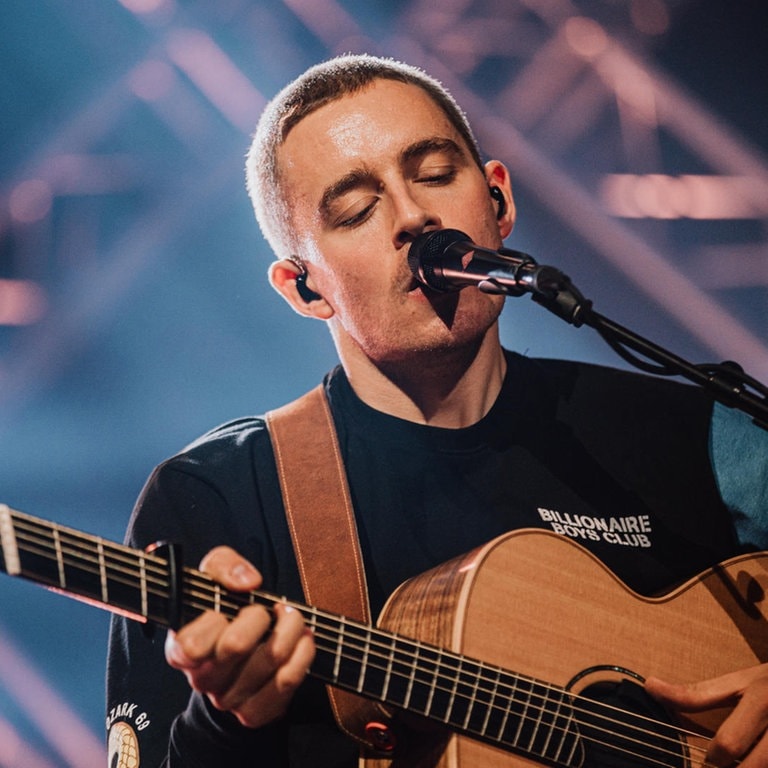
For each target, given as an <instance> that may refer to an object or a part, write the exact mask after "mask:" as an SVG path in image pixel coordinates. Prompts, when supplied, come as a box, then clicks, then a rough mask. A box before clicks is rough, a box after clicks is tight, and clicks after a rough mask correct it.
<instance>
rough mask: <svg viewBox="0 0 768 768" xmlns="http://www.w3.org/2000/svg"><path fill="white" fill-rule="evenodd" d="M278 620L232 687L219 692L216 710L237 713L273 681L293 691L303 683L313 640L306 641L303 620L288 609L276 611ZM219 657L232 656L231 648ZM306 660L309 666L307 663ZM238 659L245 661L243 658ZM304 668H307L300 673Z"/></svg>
mask: <svg viewBox="0 0 768 768" xmlns="http://www.w3.org/2000/svg"><path fill="white" fill-rule="evenodd" d="M275 617H276V621H275V624H274V626H273V628H272V632H271V633H270V634H269V636H268V637H267V638H266V639H265V640H264V641H263V642H261V643H257V644H256V645H255V646H253V648H252V653H250V655H249V656H248V658H247V660H245V663H243V664H242V666H241V668H240V669H239V672H238V675H237V677H236V678H235V679H234V681H233V683H232V685H231V686H230V687H229V688H228V689H227V690H220V691H218V692H217V695H216V696H215V701H214V703H215V704H216V706H218V707H220V708H222V709H228V710H235V709H238V708H239V707H241V705H242V704H243V702H245V701H247V700H248V699H249V698H251V697H252V696H254V694H255V693H257V692H258V691H259V690H260V689H262V688H263V687H264V686H266V685H268V684H270V683H271V682H272V681H276V684H277V685H278V687H283V686H284V687H285V688H286V689H292V687H293V684H294V682H295V685H298V683H299V682H301V680H302V679H303V677H304V674H305V673H306V669H307V667H308V664H309V663H311V660H312V658H313V655H314V643H313V642H312V641H311V636H310V637H309V644H307V639H306V638H305V635H306V632H307V630H306V627H305V624H304V620H303V617H302V616H301V614H300V613H299V612H298V611H295V610H293V609H292V608H289V607H288V606H285V605H280V606H277V607H276V610H275ZM222 639H224V638H222ZM217 653H219V654H223V653H229V648H228V649H227V650H226V651H225V650H223V649H222V650H220V651H217ZM297 653H298V655H297ZM307 656H308V658H309V662H307V661H306V658H307ZM238 658H239V659H243V656H239V657H238ZM301 664H304V666H303V667H300V668H299V669H297V668H296V667H297V666H300V665H301ZM272 684H273V685H274V684H275V683H274V682H272Z"/></svg>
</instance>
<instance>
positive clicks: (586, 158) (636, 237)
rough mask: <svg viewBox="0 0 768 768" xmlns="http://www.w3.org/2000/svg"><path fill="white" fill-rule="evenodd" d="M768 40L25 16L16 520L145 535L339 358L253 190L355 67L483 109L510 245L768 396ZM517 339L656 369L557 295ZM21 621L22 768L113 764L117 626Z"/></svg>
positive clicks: (63, 12) (9, 695) (0, 28)
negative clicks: (623, 355) (269, 272)
mask: <svg viewBox="0 0 768 768" xmlns="http://www.w3.org/2000/svg"><path fill="white" fill-rule="evenodd" d="M767 30H768V5H766V4H765V3H764V2H763V0H751V1H750V0H743V1H740V2H729V1H728V0H367V1H366V2H360V0H215V2H210V0H99V2H94V1H93V0H66V1H64V0H3V3H2V5H0V99H2V102H0V502H5V503H7V504H9V505H11V506H12V507H14V508H16V509H19V510H22V511H24V512H27V513H29V514H32V515H36V516H40V517H44V518H47V519H50V520H54V521H57V522H60V523H63V524H66V525H69V526H73V527H76V528H78V529H82V530H85V531H87V532H90V533H95V534H98V535H100V536H104V537H107V538H110V539H118V540H119V539H121V538H122V535H123V531H124V528H125V525H126V522H127V519H128V516H129V514H130V510H131V506H132V504H133V501H134V499H135V497H136V495H137V494H138V492H139V490H140V489H141V486H142V484H143V481H144V479H145V478H146V476H147V475H148V473H149V472H150V470H151V469H152V467H153V466H154V465H155V464H156V463H158V462H159V461H161V460H162V459H163V458H165V457H167V456H168V455H170V454H171V453H173V452H175V451H177V450H178V449H180V448H181V447H182V446H183V445H184V444H186V443H187V442H188V441H190V440H191V439H193V438H194V437H196V436H197V435H198V434H199V433H201V432H203V431H204V430H206V429H208V428H210V427H212V426H214V425H216V424H218V423H220V422H222V421H225V420H227V419H230V418H234V417H236V416H240V415H245V414H251V413H259V412H263V411H264V410H266V409H268V408H270V407H273V406H276V405H279V404H281V403H283V402H286V401H287V400H289V399H291V398H293V397H295V396H297V395H299V394H300V393H302V392H303V391H305V390H306V389H308V388H310V387H311V386H313V385H314V384H315V383H316V382H317V381H318V380H319V379H320V377H321V376H322V374H323V373H324V372H325V371H326V370H327V369H328V368H330V367H331V366H332V365H333V364H334V359H335V356H334V351H333V348H332V346H331V343H330V341H329V339H328V337H327V333H326V330H325V328H324V327H323V326H322V324H321V323H318V322H314V321H308V320H302V319H301V318H299V317H298V316H297V315H294V314H293V313H291V312H290V311H289V310H288V308H287V307H286V306H285V305H284V304H283V303H282V301H281V300H280V299H279V298H278V296H277V295H276V294H274V293H273V292H272V291H271V289H270V288H269V286H268V284H267V282H266V279H265V273H266V268H267V265H268V263H269V260H270V253H269V252H268V249H267V247H266V246H265V244H264V242H263V241H262V239H261V236H260V233H259V232H258V229H257V227H256V225H255V223H254V221H253V217H252V213H251V209H250V204H249V202H248V199H247V197H246V194H245V192H244V186H243V173H242V166H243V157H244V154H245V152H246V149H247V145H248V139H249V134H250V132H251V131H252V129H253V126H254V124H255V121H256V119H257V116H258V114H259V112H260V110H261V107H262V106H263V104H264V102H265V100H266V99H268V98H270V97H271V96H272V95H273V94H274V93H275V92H276V91H277V90H278V89H279V88H280V87H282V85H283V84H284V83H285V82H287V80H289V79H290V78H292V77H293V76H295V75H297V74H298V73H299V72H301V71H302V70H303V69H305V68H306V67H307V66H309V65H310V64H312V63H315V62H316V61H318V60H321V59H324V58H327V57H329V56H331V55H333V54H337V53H344V52H348V51H368V52H372V53H379V54H384V55H389V56H394V57H396V58H401V59H405V60H407V61H409V62H410V63H413V64H417V65H421V66H423V67H425V68H426V69H427V70H428V71H430V72H431V73H432V74H434V75H436V76H437V77H438V78H440V79H441V80H442V81H443V82H444V83H445V84H446V85H448V86H449V88H450V89H451V90H452V91H453V92H454V94H455V95H456V96H457V98H458V100H459V101H460V103H462V104H463V106H464V107H465V108H466V109H467V111H468V113H469V115H470V118H471V119H472V121H473V123H474V126H475V129H476V132H477V134H478V137H479V139H480V143H481V144H482V146H483V148H484V150H485V152H486V154H487V155H488V156H493V157H497V158H500V159H502V160H504V161H506V162H507V164H508V165H509V166H510V168H511V169H512V174H513V179H514V184H515V190H516V195H517V203H518V209H519V214H518V221H519V224H518V226H517V228H516V230H515V232H514V233H513V234H512V236H511V237H510V238H509V239H508V241H507V244H508V245H509V246H510V247H513V248H517V249H520V250H523V251H527V252H529V253H531V254H532V255H533V256H534V257H535V258H536V259H537V260H538V261H540V262H542V263H546V264H551V265H554V266H557V267H560V268H561V269H563V270H564V271H565V272H567V273H568V274H569V275H570V276H571V278H572V279H573V281H574V283H575V284H576V285H577V286H578V287H579V288H580V289H581V291H582V293H584V294H585V295H586V296H587V297H589V298H591V299H592V300H593V301H594V303H595V307H596V309H597V310H598V311H600V312H601V313H602V314H605V315H607V316H608V317H610V318H612V319H614V320H616V321H618V322H620V323H622V324H624V325H626V326H628V327H630V328H632V329H633V330H635V331H637V332H639V333H640V334H642V335H644V336H646V337H648V338H650V339H652V340H654V341H656V342H657V343H659V344H661V345H663V346H665V347H667V348H668V349H670V350H671V351H673V352H675V353H676V354H678V355H681V356H682V357H684V358H686V359H688V360H690V361H693V362H715V361H720V360H724V359H734V360H737V361H738V362H740V363H741V364H742V365H743V366H744V367H745V368H746V369H747V371H748V372H749V373H751V374H752V375H753V376H756V377H757V378H758V379H760V380H762V381H764V382H765V381H768V344H767V343H766V319H767V318H768V313H767V311H766V310H767V308H768V307H767V304H768V235H767V233H766V224H768V159H767V157H768V108H767V105H766V101H767V99H766V97H767V96H768V46H766V44H765V40H766V31H767ZM361 258H365V256H364V255H363V254H361ZM502 332H503V340H504V343H505V345H506V346H508V347H511V348H513V349H516V350H518V351H520V352H524V353H528V354H530V355H546V356H562V357H577V358H581V359H587V360H591V361H595V362H599V363H607V364H613V365H619V366H622V367H626V365H625V364H624V363H623V362H622V361H621V360H620V359H619V358H618V357H617V356H616V355H615V354H614V353H613V352H612V351H611V350H610V349H608V348H607V347H606V346H605V344H604V343H603V342H602V341H601V340H600V339H599V337H598V336H597V334H595V332H594V331H592V330H590V329H588V328H581V329H575V328H572V327H570V326H568V325H566V324H565V323H563V322H562V321H561V320H559V319H557V318H556V317H554V316H553V315H550V314H548V313H547V312H546V311H545V310H544V309H542V308H541V307H539V306H537V305H535V304H533V303H532V302H531V301H530V300H529V299H528V298H520V299H510V300H509V302H508V304H507V308H506V310H505V312H504V315H503V320H502ZM0 606H1V607H0V768H11V767H12V768H20V767H22V766H23V767H24V768H29V767H31V766H34V767H35V768H54V767H56V768H59V767H60V766H61V767H64V766H77V767H78V768H83V766H88V767H89V766H97V765H103V763H104V760H105V757H104V755H105V750H104V749H103V746H102V742H103V732H104V726H103V723H104V712H103V667H104V656H105V650H104V649H105V642H106V637H107V627H108V615H107V614H106V613H105V612H103V611H100V610H98V609H96V608H93V607H90V606H86V605H83V604H81V603H77V602H74V601H72V600H68V599H66V598H64V597H61V596H59V595H55V594H51V593H49V592H47V591H45V590H43V589H41V588H39V587H37V586H34V585H30V584H27V583H25V582H22V581H21V580H17V579H11V578H9V577H7V576H2V577H1V578H0Z"/></svg>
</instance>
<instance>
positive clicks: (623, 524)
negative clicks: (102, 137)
mask: <svg viewBox="0 0 768 768" xmlns="http://www.w3.org/2000/svg"><path fill="white" fill-rule="evenodd" d="M248 179H249V189H250V192H251V196H252V199H253V201H254V206H255V209H256V213H257V217H258V219H259V223H260V225H261V227H262V230H263V232H264V234H265V236H266V237H267V239H268V240H269V242H270V245H271V246H272V248H273V249H274V251H275V254H276V256H277V260H276V261H275V262H274V263H273V264H272V266H271V268H270V272H269V276H270V280H271V282H272V285H273V286H274V287H275V289H276V290H277V291H278V292H279V293H280V294H281V295H282V296H283V297H284V298H285V299H286V301H287V302H288V303H289V305H290V306H291V307H292V308H293V309H294V310H296V311H297V312H299V313H300V314H302V315H305V316H307V317H310V318H317V319H320V320H323V321H325V322H326V323H327V324H328V327H329V330H330V332H331V334H332V336H333V339H334V342H335V344H336V348H337V350H338V354H339V358H340V361H341V367H340V368H339V369H337V370H336V371H334V372H332V373H331V374H330V375H329V376H328V377H327V378H326V381H325V392H326V396H327V398H328V400H329V402H330V405H331V410H332V414H333V420H334V424H335V428H336V431H337V433H338V438H339V443H340V446H341V453H342V457H343V460H344V464H345V467H346V471H347V475H348V479H349V484H350V490H351V495H352V500H353V503H354V507H355V517H356V525H357V532H358V534H359V539H360V546H361V550H362V554H363V559H364V563H365V571H366V578H367V584H368V592H369V598H370V602H371V608H372V612H373V615H377V614H378V612H379V611H380V609H381V607H382V605H383V603H384V600H385V599H386V597H387V595H388V594H389V593H390V592H391V591H392V590H393V589H394V588H395V587H396V586H397V585H398V584H399V583H400V582H402V581H403V580H405V579H407V578H409V577H411V576H414V575H416V574H418V573H421V572H423V571H425V570H427V569H429V568H432V567H434V566H436V565H438V564H440V563H442V562H444V561H446V560H449V559H450V558H453V557H455V556H457V555H459V554H462V553H464V552H466V551H468V550H470V549H472V548H473V547H475V546H478V545H480V544H483V543H485V542H487V541H489V540H491V539H493V538H494V537H496V536H498V535H500V534H502V533H504V532H506V531H509V530H512V529H516V528H522V527H542V528H549V529H553V528H554V529H555V530H558V532H561V533H565V534H566V535H571V536H578V535H579V534H578V532H577V531H576V528H575V527H574V526H570V528H569V527H567V526H566V525H565V522H566V521H571V522H573V521H575V520H578V521H581V523H582V529H579V530H583V531H584V532H585V535H584V539H583V541H582V543H584V544H585V545H586V546H588V547H589V548H590V549H591V550H592V551H593V552H594V553H595V554H596V555H597V556H598V557H600V558H601V559H602V560H603V561H604V562H605V563H606V564H607V565H608V566H609V567H610V568H611V569H612V570H613V571H614V572H615V573H617V574H618V575H619V576H620V577H621V578H622V579H623V580H624V581H625V582H626V583H627V584H629V585H630V586H631V587H632V588H634V589H636V590H638V591H641V592H645V593H653V592H657V591H659V590H662V589H664V588H669V587H671V586H672V585H674V584H675V583H679V582H680V581H681V580H683V579H686V578H689V577H691V576H693V575H695V574H696V573H697V572H699V571H700V570H701V569H703V568H705V567H707V566H709V565H713V564H714V563H716V562H718V561H720V560H722V559H724V558H726V557H729V556H731V555H734V554H737V553H739V552H741V551H743V549H744V548H745V547H748V546H750V545H751V544H752V545H754V543H755V542H754V541H749V540H747V539H746V537H745V535H743V533H742V532H743V530H746V529H745V528H744V527H743V526H742V527H741V528H740V527H739V526H738V524H737V522H735V521H734V519H733V518H732V516H731V514H729V511H728V509H727V508H726V506H725V505H724V504H723V502H722V500H721V498H720V495H719V494H718V490H717V486H716V480H715V477H714V475H713V473H712V469H711V466H710V460H709V455H708V453H707V439H708V434H709V421H710V413H711V404H710V403H709V402H707V399H706V397H705V396H704V395H703V394H702V393H701V392H700V391H699V390H695V389H693V388H688V387H683V386H680V385H677V384H674V383H670V382H666V381H660V380H656V379H647V378H645V377H640V376H634V375H631V374H625V373H620V372H617V371H610V370H607V369H601V368H597V367H594V366H586V365H580V364H577V363H558V362H553V361H533V360H528V359H526V358H523V357H520V356H518V355H515V354H512V353H508V352H505V351H504V350H503V349H502V348H501V346H500V342H499V335H498V323H497V320H498V316H499V313H500V312H501V309H502V304H503V299H502V298H501V297H499V296H495V295H489V294H485V293H482V292H480V291H478V290H476V289H474V288H470V289H465V290H462V291H458V292H448V293H436V292H434V291H431V290H428V289H425V288H423V287H421V286H420V285H419V284H418V283H417V282H416V281H415V280H414V278H413V277H412V275H411V272H410V269H409V267H408V265H407V254H408V249H409V246H410V244H411V243H412V242H413V240H414V238H416V237H417V236H418V235H419V234H421V233H423V232H426V231H430V230H437V229H441V228H455V229H459V230H461V231H463V232H465V233H466V234H467V235H468V236H469V237H470V238H471V240H473V241H474V242H475V243H477V244H479V245H483V246H486V247H489V248H498V247H499V246H500V245H501V243H502V240H503V239H504V238H505V237H506V236H507V235H509V234H510V232H511V231H512V228H513V225H514V221H515V207H514V202H513V198H512V191H511V182H510V176H509V172H508V171H507V169H506V168H505V166H504V165H503V164H502V163H500V162H498V161H495V160H491V161H490V162H488V163H485V164H483V163H482V161H481V159H480V154H479V151H478V149H477V146H476V144H475V140H474V138H473V136H472V133H471V131H470V129H469V127H468V126H467V124H466V122H465V120H464V117H463V115H462V113H461V112H460V110H459V109H458V107H457V106H456V105H455V104H454V102H453V101H452V99H451V97H450V96H448V95H447V94H446V93H445V91H444V90H443V89H442V88H441V87H440V86H439V85H438V84H437V83H436V82H435V81H433V80H432V79H430V78H429V77H427V76H426V75H424V74H423V73H421V72H420V71H418V70H415V69H413V68H410V67H407V66H405V65H401V64H396V63H393V62H389V61H384V60H379V59H375V58H371V57H343V58H341V59H338V60H335V61H332V62H330V63H326V64H324V65H320V66H319V67H317V68H313V69H312V70H310V71H309V72H308V73H305V75H304V76H302V78H300V79H299V80H298V81H296V82H295V83H293V84H291V85H290V86H289V87H288V88H287V89H286V90H285V91H284V92H283V93H281V94H279V95H278V97H276V99H275V100H274V101H273V102H272V104H271V105H270V106H269V107H268V108H267V110H266V111H265V114H264V116H263V117H262V120H261V122H260V126H259V129H258V131H257V133H256V136H255V139H254V143H253V146H252V149H251V153H250V156H249V161H248ZM292 482H301V478H300V477H299V478H292ZM609 523H610V525H612V526H615V527H616V529H617V530H621V531H622V535H621V536H619V535H618V534H613V536H607V535H597V534H596V535H594V537H592V538H590V537H589V536H588V535H587V534H586V531H588V530H590V529H591V528H592V527H594V528H595V529H599V528H600V527H601V526H607V525H608V524H609ZM558 526H559V528H558ZM161 539H162V540H173V541H182V542H183V543H184V546H185V557H186V558H187V562H192V563H194V562H197V561H199V560H201V559H202V563H201V568H202V569H203V570H204V571H206V572H207V573H208V574H210V575H211V576H212V577H213V578H214V579H216V580H217V581H219V582H221V583H222V584H223V585H225V586H226V587H228V588H230V589H233V590H250V589H254V588H257V587H259V586H260V585H262V584H263V586H264V587H265V588H267V589H268V590H269V591H271V592H273V593H277V594H281V595H286V596H288V597H289V598H292V599H298V600H301V597H302V594H301V585H300V582H299V579H298V575H297V567H296V562H295V558H294V555H293V552H292V549H291V545H290V539H289V537H288V533H287V525H286V523H285V519H284V512H283V509H282V504H281V500H280V493H279V489H278V482H277V478H276V468H275V459H274V454H273V451H272V446H271V444H270V442H269V436H268V435H267V432H266V427H265V423H264V420H263V419H258V418H255V419H242V420H239V421H236V422H232V423H230V424H228V425H225V426H223V427H221V428H219V429H218V430H214V431H213V432H212V433H210V434H209V435H206V436H204V437H203V438H201V440H200V441H198V442H197V443H195V444H193V445H192V446H190V447H189V448H188V449H186V450H185V451H184V452H183V453H182V454H180V455H179V456H177V457H174V458H173V459H171V460H170V461H169V462H166V463H165V464H164V465H162V466H161V467H159V468H158V469H157V470H156V471H155V473H154V474H153V476H152V478H151V479H150V481H149V482H148V484H147V486H146V488H145V490H144V492H143V494H142V498H141V499H140V501H139V504H138V505H137V508H136V510H135V512H134V516H133V518H132V521H131V527H130V531H129V536H128V540H129V542H130V543H131V544H133V545H135V546H142V547H143V546H147V545H149V544H151V543H152V542H153V541H156V540H161ZM236 550H237V552H239V554H238V553H236ZM320 607H322V606H320ZM556 620H557V618H556V616H555V617H553V621H556ZM491 630H492V628H489V631H491ZM161 641H162V637H155V638H147V637H146V636H145V634H144V633H142V631H141V630H140V629H138V628H137V626H136V625H135V624H132V623H130V622H126V621H125V620H123V619H117V620H116V621H115V624H114V627H113V634H112V639H111V647H110V659H109V692H108V696H109V702H108V712H109V715H108V720H107V724H108V726H109V727H111V728H112V736H113V738H115V739H117V738H118V736H120V738H124V739H125V742H124V743H128V742H130V743H131V748H132V749H138V753H139V760H140V764H141V765H142V766H146V765H153V766H154V765H159V764H167V765H171V766H175V765H199V766H208V765H211V766H213V765H216V766H219V765H227V766H251V765H265V766H273V765H290V766H352V765H355V764H356V756H357V747H356V746H355V745H354V744H353V743H352V742H351V741H350V740H348V739H346V738H344V737H342V736H341V734H340V732H339V731H338V729H337V728H336V726H335V724H334V722H333V718H332V716H331V713H330V708H329V705H328V701H327V698H326V694H325V691H324V690H323V687H322V686H321V685H320V684H319V683H317V682H316V681H313V680H312V679H309V678H306V679H305V675H306V670H307V668H308V667H309V666H310V664H311V663H312V660H313V657H314V653H315V646H314V641H313V636H312V633H311V632H310V631H309V630H308V629H307V628H306V625H305V624H304V621H303V619H302V616H301V615H300V614H299V612H298V611H295V610H291V609H290V608H289V607H287V606H286V605H279V606H278V607H277V608H276V610H275V612H274V616H271V615H270V614H269V613H268V612H267V611H265V610H264V609H263V608H260V607H257V606H250V607H248V608H245V609H243V610H242V611H240V613H239V614H238V615H237V617H236V618H235V619H234V620H232V621H231V622H228V621H227V620H225V619H224V618H223V617H222V616H221V615H219V614H217V613H214V612H207V613H205V614H203V615H202V616H200V617H199V618H198V619H196V620H195V621H193V622H191V623H190V624H188V625H187V626H185V627H183V628H182V629H180V630H179V631H178V632H175V633H174V632H169V633H168V636H167V640H166V642H165V649H164V651H163V643H162V642H161ZM682 652H684V651H682V650H681V653H682ZM713 652H717V651H716V650H714V651H713ZM164 656H165V658H164ZM166 661H167V663H166ZM174 670H176V671H174ZM181 673H183V674H181ZM190 686H191V688H192V689H193V692H191V693H190ZM648 689H649V690H650V691H651V692H652V693H653V694H654V695H655V696H657V697H658V698H660V699H662V700H664V701H666V702H667V703H669V704H671V705H674V706H680V707H682V708H706V707H711V706H714V705H717V704H719V703H722V702H728V703H733V702H734V701H739V704H738V707H737V709H736V711H735V713H734V715H733V716H732V717H731V718H729V719H728V720H727V721H726V724H725V725H724V726H723V728H722V729H721V732H720V733H719V735H718V737H717V739H716V740H715V741H714V742H713V744H712V746H711V748H710V760H711V762H712V764H715V765H728V764H730V763H731V762H732V761H733V760H734V759H736V758H737V757H743V756H744V755H746V754H747V753H748V752H749V751H750V749H752V751H751V754H750V755H749V756H748V757H746V758H745V759H744V762H743V763H742V764H743V765H745V766H747V768H749V766H757V765H765V764H766V761H768V740H766V739H765V738H763V739H762V740H761V738H760V737H761V734H762V733H763V731H764V729H765V726H766V724H767V723H768V695H766V690H767V689H768V674H767V673H766V670H765V669H763V668H762V667H753V668H751V669H748V670H744V671H734V674H733V675H732V676H729V677H727V678H721V679H718V680H715V681H711V682H707V683H703V684H701V685H700V686H693V687H690V688H689V687H681V686H676V685H672V684H669V683H663V682H661V681H651V682H650V683H649V686H648ZM113 752H114V754H115V760H117V759H118V758H117V756H118V755H124V754H126V752H127V749H126V748H125V747H123V748H119V747H117V746H116V747H114V749H113ZM164 761H165V762H164ZM121 764H122V763H121Z"/></svg>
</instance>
